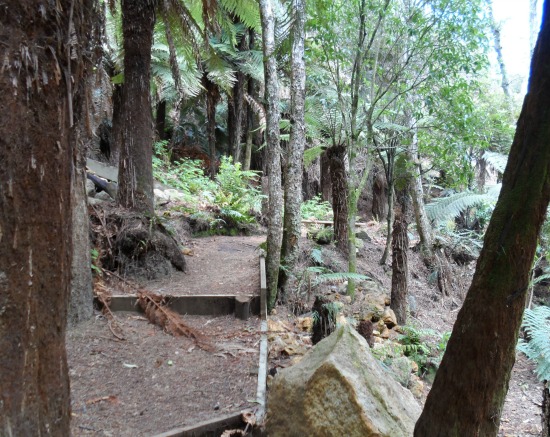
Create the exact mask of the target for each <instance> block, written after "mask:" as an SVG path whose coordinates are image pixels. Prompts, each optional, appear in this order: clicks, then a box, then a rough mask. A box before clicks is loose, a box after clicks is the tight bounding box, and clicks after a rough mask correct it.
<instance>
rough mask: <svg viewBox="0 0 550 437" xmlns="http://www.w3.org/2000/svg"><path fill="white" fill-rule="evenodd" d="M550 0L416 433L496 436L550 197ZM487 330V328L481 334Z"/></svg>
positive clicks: (417, 434) (427, 434) (417, 436)
mask: <svg viewBox="0 0 550 437" xmlns="http://www.w3.org/2000/svg"><path fill="white" fill-rule="evenodd" d="M548 14H550V2H545V4H544V15H543V16H544V18H543V25H542V30H541V33H540V35H539V40H538V43H537V46H536V48H535V51H534V57H533V61H532V64H531V78H530V84H529V91H528V94H527V96H526V98H525V101H524V104H523V109H522V112H521V116H520V118H519V121H518V124H517V130H516V135H515V137H514V142H513V144H512V148H511V151H510V155H509V158H508V164H507V166H506V170H505V172H504V177H503V182H502V189H501V192H500V197H499V200H498V202H497V205H496V207H495V211H494V212H493V216H492V218H491V222H490V223H489V227H488V229H487V232H486V235H485V241H484V246H483V250H482V251H481V255H480V257H479V259H478V261H477V267H476V272H475V274H474V278H473V280H472V285H471V286H470V290H469V291H468V295H467V296H466V299H465V301H464V305H463V307H462V309H461V310H460V312H459V314H458V318H457V321H456V323H455V325H454V329H453V333H452V335H451V338H450V341H449V344H448V346H447V350H446V352H445V355H444V357H443V361H442V363H441V367H440V368H439V370H438V372H437V375H436V378H435V382H434V385H433V387H432V390H431V391H430V394H429V396H428V399H427V401H426V405H425V407H424V411H423V413H422V415H421V417H420V419H419V420H418V423H417V424H416V429H415V436H416V437H419V436H426V437H428V436H429V437H432V436H476V435H479V436H496V435H497V432H498V428H499V423H500V414H501V411H502V406H503V403H504V399H505V397H506V392H507V390H508V382H509V379H510V373H511V370H512V366H513V364H514V360H515V353H516V343H517V338H518V331H519V327H520V324H521V318H522V315H523V309H524V307H525V301H526V294H527V289H528V283H529V272H530V270H531V265H532V262H533V256H534V253H535V249H536V246H537V239H538V235H539V231H540V228H541V225H542V223H543V221H544V217H545V215H546V209H547V207H548V201H549V199H550V176H549V175H550V147H549V146H548V145H549V144H550V121H549V120H550V22H549V21H548ZM480 333H482V335H480Z"/></svg>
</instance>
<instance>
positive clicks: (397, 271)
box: [391, 183, 410, 325]
mask: <svg viewBox="0 0 550 437" xmlns="http://www.w3.org/2000/svg"><path fill="white" fill-rule="evenodd" d="M402 185H403V186H402V187H401V186H400V187H399V189H398V190H396V191H397V192H396V200H397V205H396V208H395V209H396V214H395V220H394V222H393V236H392V278H391V308H392V309H393V311H394V312H395V316H396V318H397V323H399V324H400V325H404V324H406V323H407V294H408V276H409V266H408V255H407V252H408V250H409V232H408V226H409V223H408V220H409V214H410V211H409V210H410V201H409V184H408V183H405V184H402Z"/></svg>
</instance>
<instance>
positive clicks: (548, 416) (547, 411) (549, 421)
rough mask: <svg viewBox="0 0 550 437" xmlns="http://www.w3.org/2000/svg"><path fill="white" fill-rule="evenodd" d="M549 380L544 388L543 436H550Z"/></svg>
mask: <svg viewBox="0 0 550 437" xmlns="http://www.w3.org/2000/svg"><path fill="white" fill-rule="evenodd" d="M548 387H549V383H548V381H545V382H544V388H543V389H542V433H541V436H542V437H548V436H550V389H549V388H548Z"/></svg>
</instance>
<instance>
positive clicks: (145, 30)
mask: <svg viewBox="0 0 550 437" xmlns="http://www.w3.org/2000/svg"><path fill="white" fill-rule="evenodd" d="M121 9H122V33H123V37H124V86H123V88H122V114H121V122H122V129H121V133H122V141H121V144H120V160H119V165H118V194H117V202H118V204H119V205H121V206H123V207H125V208H129V209H132V210H134V211H138V212H140V213H145V214H149V215H153V212H154V211H153V209H154V208H153V164H152V160H153V136H154V133H153V119H152V111H151V98H150V92H149V87H150V77H151V46H152V42H153V27H154V25H155V18H156V17H155V2H153V1H151V0H144V1H140V2H136V1H132V0H122V3H121Z"/></svg>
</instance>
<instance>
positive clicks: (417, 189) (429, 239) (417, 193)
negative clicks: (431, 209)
mask: <svg viewBox="0 0 550 437" xmlns="http://www.w3.org/2000/svg"><path fill="white" fill-rule="evenodd" d="M412 129H413V137H412V141H411V144H410V146H409V149H408V151H407V156H408V160H409V162H411V163H412V164H413V166H412V167H411V171H412V178H411V190H410V191H411V197H412V203H413V209H414V218H415V222H416V231H417V232H418V236H419V237H420V247H421V251H422V254H423V256H424V258H425V259H427V260H431V259H432V258H433V236H432V227H431V225H430V221H429V220H428V216H427V215H426V208H425V207H424V189H423V188H422V175H421V171H420V169H421V167H420V161H419V157H418V135H417V132H416V127H415V126H413V127H412ZM430 262H431V261H430Z"/></svg>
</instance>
